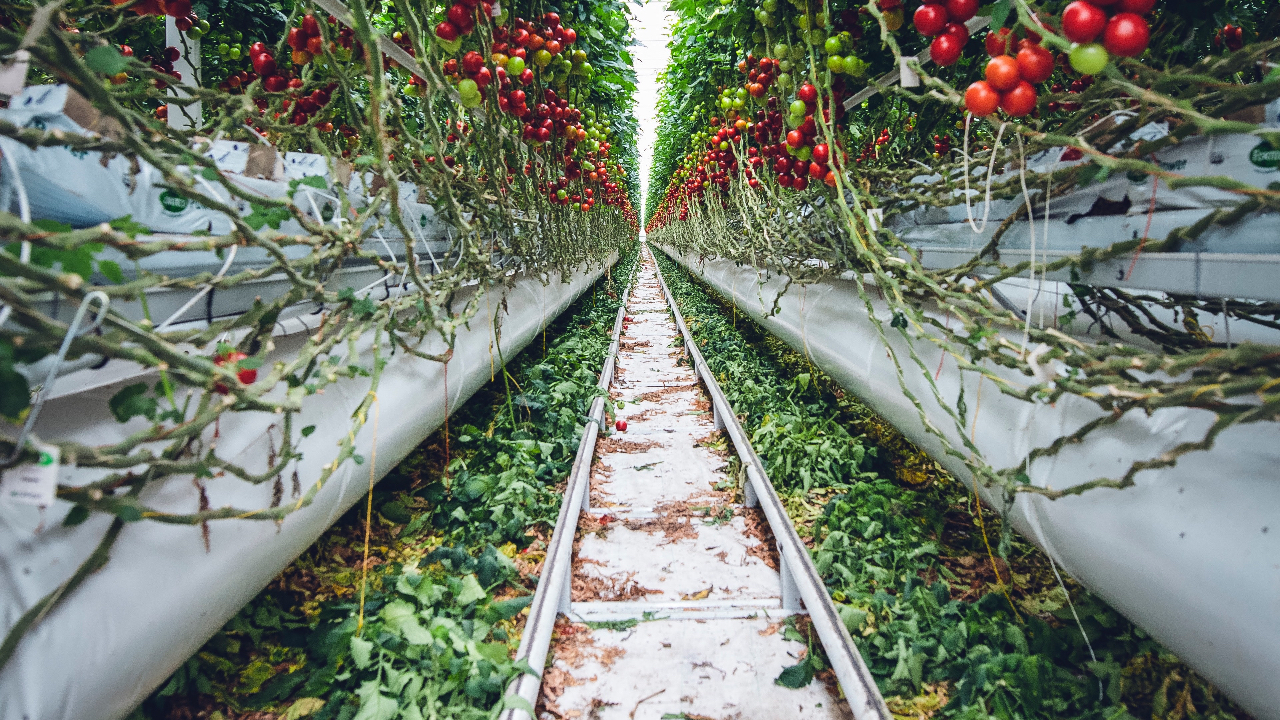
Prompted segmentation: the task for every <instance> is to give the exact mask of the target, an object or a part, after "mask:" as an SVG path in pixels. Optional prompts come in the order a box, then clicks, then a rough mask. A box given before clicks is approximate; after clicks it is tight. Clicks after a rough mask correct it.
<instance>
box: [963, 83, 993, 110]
mask: <svg viewBox="0 0 1280 720" xmlns="http://www.w3.org/2000/svg"><path fill="white" fill-rule="evenodd" d="M964 106H965V108H966V109H968V111H969V112H971V113H973V114H974V115H976V116H978V117H986V116H988V115H990V114H991V113H993V112H995V111H996V108H998V107H1000V93H998V92H996V91H995V90H993V89H992V88H991V86H990V85H988V84H987V83H986V82H985V81H982V80H979V81H978V82H976V83H974V84H972V85H970V86H969V89H968V90H965V91H964Z"/></svg>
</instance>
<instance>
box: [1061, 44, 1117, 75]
mask: <svg viewBox="0 0 1280 720" xmlns="http://www.w3.org/2000/svg"><path fill="white" fill-rule="evenodd" d="M1110 59H1111V56H1110V55H1108V54H1107V49H1106V48H1104V47H1102V46H1101V45H1099V44H1098V43H1088V44H1086V45H1076V46H1075V47H1073V48H1071V55H1070V60H1071V67H1072V69H1074V70H1075V71H1076V72H1078V73H1080V74H1081V75H1097V74H1098V73H1100V72H1102V69H1103V68H1105V67H1106V66H1107V61H1109V60H1110Z"/></svg>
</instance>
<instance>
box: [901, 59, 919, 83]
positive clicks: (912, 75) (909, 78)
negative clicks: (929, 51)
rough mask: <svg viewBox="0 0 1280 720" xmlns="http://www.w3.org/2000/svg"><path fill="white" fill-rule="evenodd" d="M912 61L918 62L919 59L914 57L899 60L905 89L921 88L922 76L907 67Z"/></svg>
mask: <svg viewBox="0 0 1280 720" xmlns="http://www.w3.org/2000/svg"><path fill="white" fill-rule="evenodd" d="M912 60H918V58H916V56H914V55H910V56H907V57H900V58H898V72H899V74H900V80H901V82H902V87H904V88H912V87H920V76H919V75H917V74H916V71H915V70H912V69H911V68H910V67H909V66H908V65H907V62H908V61H912Z"/></svg>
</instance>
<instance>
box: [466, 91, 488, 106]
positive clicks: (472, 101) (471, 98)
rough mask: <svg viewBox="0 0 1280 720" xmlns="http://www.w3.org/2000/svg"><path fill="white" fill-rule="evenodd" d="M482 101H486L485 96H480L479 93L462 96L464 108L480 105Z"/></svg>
mask: <svg viewBox="0 0 1280 720" xmlns="http://www.w3.org/2000/svg"><path fill="white" fill-rule="evenodd" d="M482 102H484V98H482V97H480V96H479V95H478V94H477V95H463V96H462V107H464V108H473V107H478V106H479V105H480V103H482Z"/></svg>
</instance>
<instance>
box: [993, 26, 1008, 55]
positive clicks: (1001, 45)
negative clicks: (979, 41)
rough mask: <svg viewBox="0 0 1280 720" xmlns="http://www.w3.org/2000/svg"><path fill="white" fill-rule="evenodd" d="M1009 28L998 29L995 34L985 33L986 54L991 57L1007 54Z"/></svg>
mask: <svg viewBox="0 0 1280 720" xmlns="http://www.w3.org/2000/svg"><path fill="white" fill-rule="evenodd" d="M1012 34H1013V33H1011V32H1010V31H1009V28H1000V29H999V30H998V31H996V32H991V33H987V54H988V55H990V56H991V57H997V56H1000V55H1008V54H1009V36H1010V35H1012Z"/></svg>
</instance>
